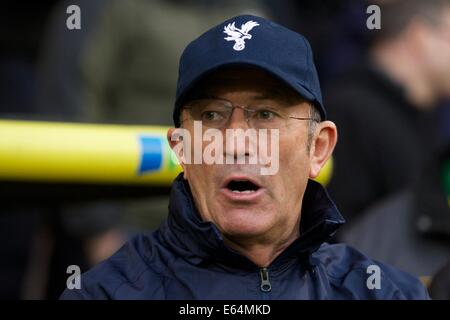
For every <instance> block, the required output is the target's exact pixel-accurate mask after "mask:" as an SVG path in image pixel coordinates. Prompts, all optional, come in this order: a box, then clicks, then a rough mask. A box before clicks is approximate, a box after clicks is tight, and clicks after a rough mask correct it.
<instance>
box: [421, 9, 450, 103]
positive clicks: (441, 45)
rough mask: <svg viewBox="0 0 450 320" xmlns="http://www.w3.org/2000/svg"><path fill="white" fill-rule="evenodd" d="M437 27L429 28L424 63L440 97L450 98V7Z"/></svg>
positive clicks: (425, 43)
mask: <svg viewBox="0 0 450 320" xmlns="http://www.w3.org/2000/svg"><path fill="white" fill-rule="evenodd" d="M441 19H442V20H440V21H439V23H437V25H436V26H433V27H430V28H427V30H428V32H427V34H426V36H425V37H424V38H425V41H424V53H425V54H424V56H423V63H424V64H425V66H426V67H427V69H428V72H429V78H430V81H432V83H433V84H434V86H435V87H436V90H437V91H438V92H439V94H440V95H443V96H444V97H447V98H448V97H450V6H448V7H447V9H446V10H444V11H443V12H442V14H441Z"/></svg>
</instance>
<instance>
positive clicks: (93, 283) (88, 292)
mask: <svg viewBox="0 0 450 320" xmlns="http://www.w3.org/2000/svg"><path fill="white" fill-rule="evenodd" d="M158 247H159V244H158V242H157V241H156V239H155V234H141V235H137V236H135V237H133V238H131V239H130V240H129V241H127V243H126V244H125V245H124V246H123V247H122V248H121V249H119V251H117V252H116V253H115V254H114V255H112V256H111V257H110V258H108V259H107V260H105V261H103V262H101V263H100V264H98V265H97V266H95V267H93V268H92V269H91V270H89V271H87V272H86V273H83V274H82V275H81V288H80V289H72V290H69V289H66V290H65V291H64V292H63V294H62V295H61V299H117V298H119V299H128V298H130V299H136V298H138V297H136V296H135V293H136V292H138V291H139V287H140V288H141V289H145V291H151V292H154V291H158V287H159V286H160V285H161V283H162V281H161V279H162V270H163V267H162V265H161V261H160V259H159V258H158V251H159V248H158ZM144 286H145V288H143V287H144ZM150 287H151V288H150Z"/></svg>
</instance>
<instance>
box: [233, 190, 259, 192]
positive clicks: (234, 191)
mask: <svg viewBox="0 0 450 320" xmlns="http://www.w3.org/2000/svg"><path fill="white" fill-rule="evenodd" d="M232 191H233V192H235V193H251V192H255V191H254V190H244V191H239V190H232Z"/></svg>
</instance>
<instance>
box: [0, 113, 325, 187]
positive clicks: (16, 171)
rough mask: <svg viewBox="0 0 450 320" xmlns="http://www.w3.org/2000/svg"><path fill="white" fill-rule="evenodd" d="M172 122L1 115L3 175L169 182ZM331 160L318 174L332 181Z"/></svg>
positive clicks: (175, 169)
mask: <svg viewBox="0 0 450 320" xmlns="http://www.w3.org/2000/svg"><path fill="white" fill-rule="evenodd" d="M167 129H168V127H160V126H132V125H104V124H100V125H99V124H81V123H62V122H38V121H15V120H0V179H2V180H15V181H17V180H22V181H48V182H74V183H106V184H146V185H155V186H170V184H171V183H172V181H173V179H174V178H175V177H176V176H177V175H178V173H179V172H181V167H180V166H179V165H178V163H177V162H176V159H175V157H173V156H171V154H172V151H171V149H170V147H169V144H168V142H167V139H166V134H167ZM331 172H332V161H328V163H327V164H326V165H325V167H324V168H323V169H322V172H321V174H320V176H319V177H318V178H317V179H316V180H317V181H319V182H320V183H322V184H324V185H326V184H328V182H329V180H330V177H331Z"/></svg>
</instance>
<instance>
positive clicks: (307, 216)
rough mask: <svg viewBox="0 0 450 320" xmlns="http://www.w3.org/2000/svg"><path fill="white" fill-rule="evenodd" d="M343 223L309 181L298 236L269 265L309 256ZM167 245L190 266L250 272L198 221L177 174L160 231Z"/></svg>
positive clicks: (318, 187) (247, 264) (244, 261)
mask: <svg viewBox="0 0 450 320" xmlns="http://www.w3.org/2000/svg"><path fill="white" fill-rule="evenodd" d="M344 223H345V220H344V218H343V217H342V216H341V214H340V213H339V211H338V209H337V208H336V206H335V204H334V203H333V201H332V200H331V199H330V197H329V195H328V193H327V192H326V190H325V189H324V188H323V187H322V186H321V185H320V184H319V183H317V182H315V181H313V180H309V182H308V185H307V188H306V191H305V195H304V198H303V208H302V218H301V224H300V234H301V235H300V237H299V238H298V239H297V240H296V241H294V242H293V243H292V244H291V245H290V246H289V247H288V248H286V249H285V251H284V252H283V253H282V254H281V255H280V256H278V257H277V258H276V259H275V261H274V262H273V263H272V264H271V267H272V266H277V265H278V266H279V265H282V264H284V263H286V261H287V260H291V259H292V257H293V256H298V255H302V256H305V255H306V256H309V255H310V254H311V253H312V252H314V251H316V250H317V249H318V248H319V247H320V245H321V244H322V243H324V242H325V241H326V240H327V239H328V238H329V237H330V236H332V235H333V234H334V233H335V231H336V230H337V229H338V228H339V226H341V225H342V224H344ZM160 234H161V236H162V238H163V239H164V241H165V242H166V244H167V245H169V246H170V247H171V249H172V250H173V251H175V252H176V253H177V254H178V255H181V256H182V257H183V258H184V259H186V260H189V261H190V262H191V263H193V264H201V263H205V262H211V261H215V262H219V263H222V264H225V265H234V266H236V267H238V268H241V269H244V268H245V269H254V268H255V265H254V264H253V263H252V262H251V261H250V260H249V259H247V258H246V257H244V256H242V255H240V254H239V253H237V252H235V251H234V250H232V249H230V248H228V247H227V246H226V245H225V243H224V241H223V237H222V235H221V233H220V231H219V230H218V228H217V227H216V226H215V225H214V224H213V223H211V222H204V221H202V220H201V219H200V215H199V213H198V211H197V208H196V207H195V205H194V201H193V198H192V194H191V191H190V188H189V185H188V183H187V182H186V181H185V180H184V178H183V173H181V174H180V175H179V176H178V177H177V178H176V179H175V181H174V183H173V184H172V190H171V195H170V203H169V216H168V218H167V219H166V220H165V221H164V222H163V224H162V225H161V228H160Z"/></svg>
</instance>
